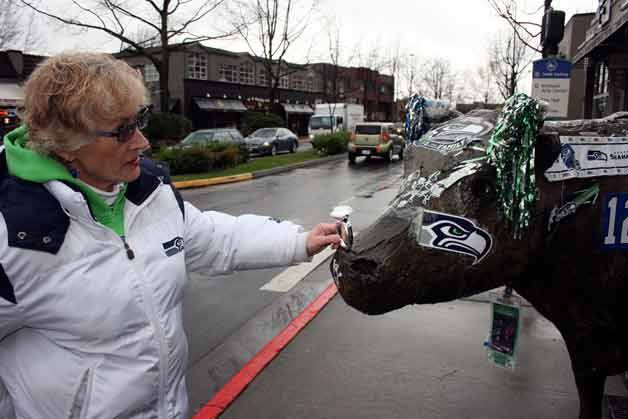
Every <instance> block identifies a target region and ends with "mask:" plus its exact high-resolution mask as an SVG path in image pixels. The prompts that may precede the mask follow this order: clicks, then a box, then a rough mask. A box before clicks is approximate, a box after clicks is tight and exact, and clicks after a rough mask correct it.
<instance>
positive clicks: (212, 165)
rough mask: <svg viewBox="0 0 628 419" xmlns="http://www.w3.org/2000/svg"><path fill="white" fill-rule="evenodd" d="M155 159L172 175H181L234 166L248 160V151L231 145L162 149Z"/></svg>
mask: <svg viewBox="0 0 628 419" xmlns="http://www.w3.org/2000/svg"><path fill="white" fill-rule="evenodd" d="M157 158H158V160H161V161H163V162H165V163H167V164H168V166H169V167H170V173H171V174H172V175H181V174H190V173H204V172H209V171H211V170H215V169H225V168H227V167H233V166H236V165H238V164H240V163H244V162H246V161H247V160H248V151H247V149H246V147H245V146H239V145H236V144H232V143H212V144H210V145H208V146H195V147H190V148H164V149H161V150H160V152H159V154H158V157H157Z"/></svg>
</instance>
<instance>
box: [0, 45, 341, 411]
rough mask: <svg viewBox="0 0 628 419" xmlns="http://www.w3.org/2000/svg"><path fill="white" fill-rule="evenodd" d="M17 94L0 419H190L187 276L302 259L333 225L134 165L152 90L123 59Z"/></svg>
mask: <svg viewBox="0 0 628 419" xmlns="http://www.w3.org/2000/svg"><path fill="white" fill-rule="evenodd" d="M24 92H25V100H24V108H25V109H24V112H23V120H24V124H25V125H24V127H21V128H19V129H17V130H15V131H13V132H11V133H9V134H8V135H7V136H6V137H5V140H4V145H5V150H4V151H3V152H2V154H0V214H1V216H0V381H1V383H0V389H2V391H0V417H2V418H5V417H11V416H10V415H14V416H16V417H18V418H22V417H24V418H50V419H53V418H114V417H115V418H163V419H165V418H185V417H187V394H186V386H185V378H184V371H185V366H186V361H187V342H186V337H185V334H184V331H183V325H182V307H181V303H182V296H183V287H184V283H185V280H186V277H187V273H188V272H204V273H208V274H212V273H213V274H216V273H226V272H230V271H233V270H237V269H253V268H261V267H269V266H283V265H289V264H293V263H297V262H302V261H306V260H308V259H309V257H311V256H312V255H314V254H315V253H318V252H319V251H321V250H322V249H323V248H325V247H326V246H328V245H330V244H331V245H333V246H334V247H336V246H338V243H339V242H340V238H339V237H338V235H336V233H335V232H336V227H335V224H319V225H318V226H316V227H315V228H314V229H313V230H312V232H310V233H309V234H308V233H303V232H302V230H301V228H300V227H299V226H297V225H294V224H292V223H290V222H280V223H278V222H276V221H273V220H272V219H269V218H268V217H259V216H253V215H244V216H241V217H237V218H236V217H232V216H229V215H226V214H221V213H217V212H201V211H199V210H198V209H197V208H195V207H194V206H192V205H191V204H189V203H187V202H185V203H184V202H183V201H182V200H181V198H180V196H179V195H178V193H177V192H176V191H175V190H174V188H172V187H171V186H170V185H169V184H167V182H166V181H164V180H163V179H166V178H167V177H165V173H161V171H160V170H159V169H158V168H157V167H156V166H155V165H154V164H151V163H150V161H148V160H145V159H140V153H141V152H142V151H143V150H145V149H146V148H147V147H148V141H147V140H146V138H145V137H144V136H143V135H142V133H141V132H140V131H139V130H138V128H140V127H142V126H143V125H144V124H145V122H146V117H147V110H146V108H145V98H146V90H145V87H144V85H143V83H142V80H141V77H140V76H139V75H138V73H137V72H136V71H135V70H133V69H132V68H130V67H129V66H128V65H127V64H125V63H124V62H122V61H117V60H115V59H113V58H111V57H109V56H107V55H103V54H62V55H59V56H56V57H52V58H50V59H48V60H47V61H45V62H44V63H43V64H42V65H40V66H39V67H38V68H37V70H36V71H35V72H34V73H33V74H32V76H31V77H30V78H29V80H28V81H27V83H26V84H25V87H24ZM2 383H3V384H4V386H3V385H2ZM3 392H4V395H3ZM2 409H4V411H2ZM10 410H13V412H10Z"/></svg>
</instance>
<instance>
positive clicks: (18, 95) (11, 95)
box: [0, 83, 24, 106]
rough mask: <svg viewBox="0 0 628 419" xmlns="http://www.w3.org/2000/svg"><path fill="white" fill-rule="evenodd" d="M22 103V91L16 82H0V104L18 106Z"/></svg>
mask: <svg viewBox="0 0 628 419" xmlns="http://www.w3.org/2000/svg"><path fill="white" fill-rule="evenodd" d="M23 103H24V91H23V90H22V88H21V87H20V86H19V85H17V84H16V83H0V106H20V105H22V104H23Z"/></svg>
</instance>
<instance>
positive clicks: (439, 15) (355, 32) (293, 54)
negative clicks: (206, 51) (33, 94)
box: [40, 0, 597, 83]
mask: <svg viewBox="0 0 628 419" xmlns="http://www.w3.org/2000/svg"><path fill="white" fill-rule="evenodd" d="M64 1H65V0H47V1H46V2H45V3H48V4H55V3H58V4H61V3H64ZM542 6H543V0H519V10H518V14H519V16H521V18H522V19H525V20H530V21H534V22H540V19H541V15H542ZM552 6H553V7H554V8H555V9H557V10H563V11H565V12H566V14H567V20H568V19H569V18H570V17H571V16H572V15H573V14H575V13H585V12H592V11H594V10H595V9H596V6H597V0H554V1H553V4H552ZM535 12H536V13H535ZM329 17H332V18H333V19H335V21H336V22H337V25H338V27H339V28H340V39H341V49H342V51H343V52H342V55H343V56H344V57H345V58H348V57H350V56H354V60H353V61H354V62H353V63H351V62H347V63H346V64H356V63H357V59H356V58H355V55H356V51H361V54H363V55H366V54H368V53H369V52H370V51H373V50H376V51H377V52H378V54H379V55H380V56H387V55H389V54H390V52H391V50H392V49H394V48H395V47H396V45H399V48H400V50H401V51H402V53H403V54H404V56H406V57H409V56H410V54H412V57H413V58H412V59H413V60H416V61H417V62H420V61H422V60H426V59H429V58H434V57H439V58H445V59H447V60H449V61H450V62H451V65H452V67H453V68H454V69H455V70H456V72H459V73H464V72H465V71H475V70H476V69H477V68H478V67H480V66H482V65H484V64H485V63H486V61H487V52H486V51H487V48H488V45H489V44H490V41H491V39H493V38H494V36H495V35H496V34H497V33H499V32H500V31H505V30H506V28H508V26H507V25H506V23H505V21H504V20H503V19H500V18H499V17H497V16H496V14H495V12H494V11H493V10H492V9H491V7H490V6H489V4H488V1H487V0H435V1H429V0H322V1H321V3H320V5H319V8H318V11H317V12H316V13H315V14H314V15H313V16H312V18H311V19H310V24H309V27H308V30H307V31H306V32H305V33H304V34H303V36H302V37H301V38H300V40H299V41H298V42H297V43H295V44H294V45H293V46H292V47H291V49H290V51H289V53H288V57H287V58H288V59H289V60H291V61H293V62H308V61H309V62H316V61H328V53H327V50H328V48H327V47H328V41H327V33H328V30H327V26H326V25H325V24H324V23H323V22H325V21H327V20H328V19H329ZM42 23H43V24H42V26H41V27H42V28H44V29H43V30H44V31H45V32H46V33H48V34H49V35H50V38H49V39H48V42H47V43H46V45H45V47H44V48H43V51H40V52H44V53H48V54H52V53H56V52H60V51H63V50H68V49H71V50H77V49H78V50H86V49H87V50H89V49H91V50H98V51H105V52H115V51H117V50H119V47H120V43H119V41H112V40H110V39H109V38H107V36H105V35H103V34H101V33H98V32H94V31H92V32H87V33H81V34H77V33H72V32H70V31H66V30H62V29H61V28H59V27H58V26H55V25H51V24H49V23H48V22H46V21H43V22H42ZM224 24H225V22H224V19H221V18H220V17H218V15H215V16H212V18H210V19H209V20H207V21H205V22H203V24H202V26H200V28H207V27H217V26H221V25H223V26H224ZM198 31H199V28H198V27H197V32H198ZM200 31H202V29H201V30H200ZM208 44H209V45H210V46H214V47H218V48H224V49H229V50H234V51H247V50H248V47H247V45H246V43H244V42H242V41H239V40H236V39H231V40H223V41H214V42H210V43H208ZM524 83H525V82H524Z"/></svg>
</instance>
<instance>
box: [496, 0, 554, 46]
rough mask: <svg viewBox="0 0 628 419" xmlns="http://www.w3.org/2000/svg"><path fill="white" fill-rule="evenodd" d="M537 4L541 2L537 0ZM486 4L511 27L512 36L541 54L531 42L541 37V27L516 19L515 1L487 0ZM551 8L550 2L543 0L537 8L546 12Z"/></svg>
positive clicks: (549, 0) (550, 0)
mask: <svg viewBox="0 0 628 419" xmlns="http://www.w3.org/2000/svg"><path fill="white" fill-rule="evenodd" d="M538 1H539V2H540V1H541V0H538ZM488 4H489V5H490V6H491V7H492V8H493V10H494V11H495V12H496V13H497V15H498V16H499V17H501V18H502V19H504V20H506V22H508V24H509V25H510V26H511V27H512V29H513V33H514V36H515V37H516V38H517V39H518V40H519V42H521V43H522V44H523V45H525V46H526V47H528V48H530V49H531V50H532V51H535V52H538V53H541V52H542V50H541V49H540V48H537V47H535V46H533V45H532V40H533V39H535V38H540V37H541V29H542V25H540V24H538V23H535V22H529V21H525V20H520V19H519V18H518V17H517V0H488ZM551 6H552V0H544V4H543V5H542V6H540V7H539V8H538V10H537V11H540V10H541V9H545V10H548V9H550V8H551Z"/></svg>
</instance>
